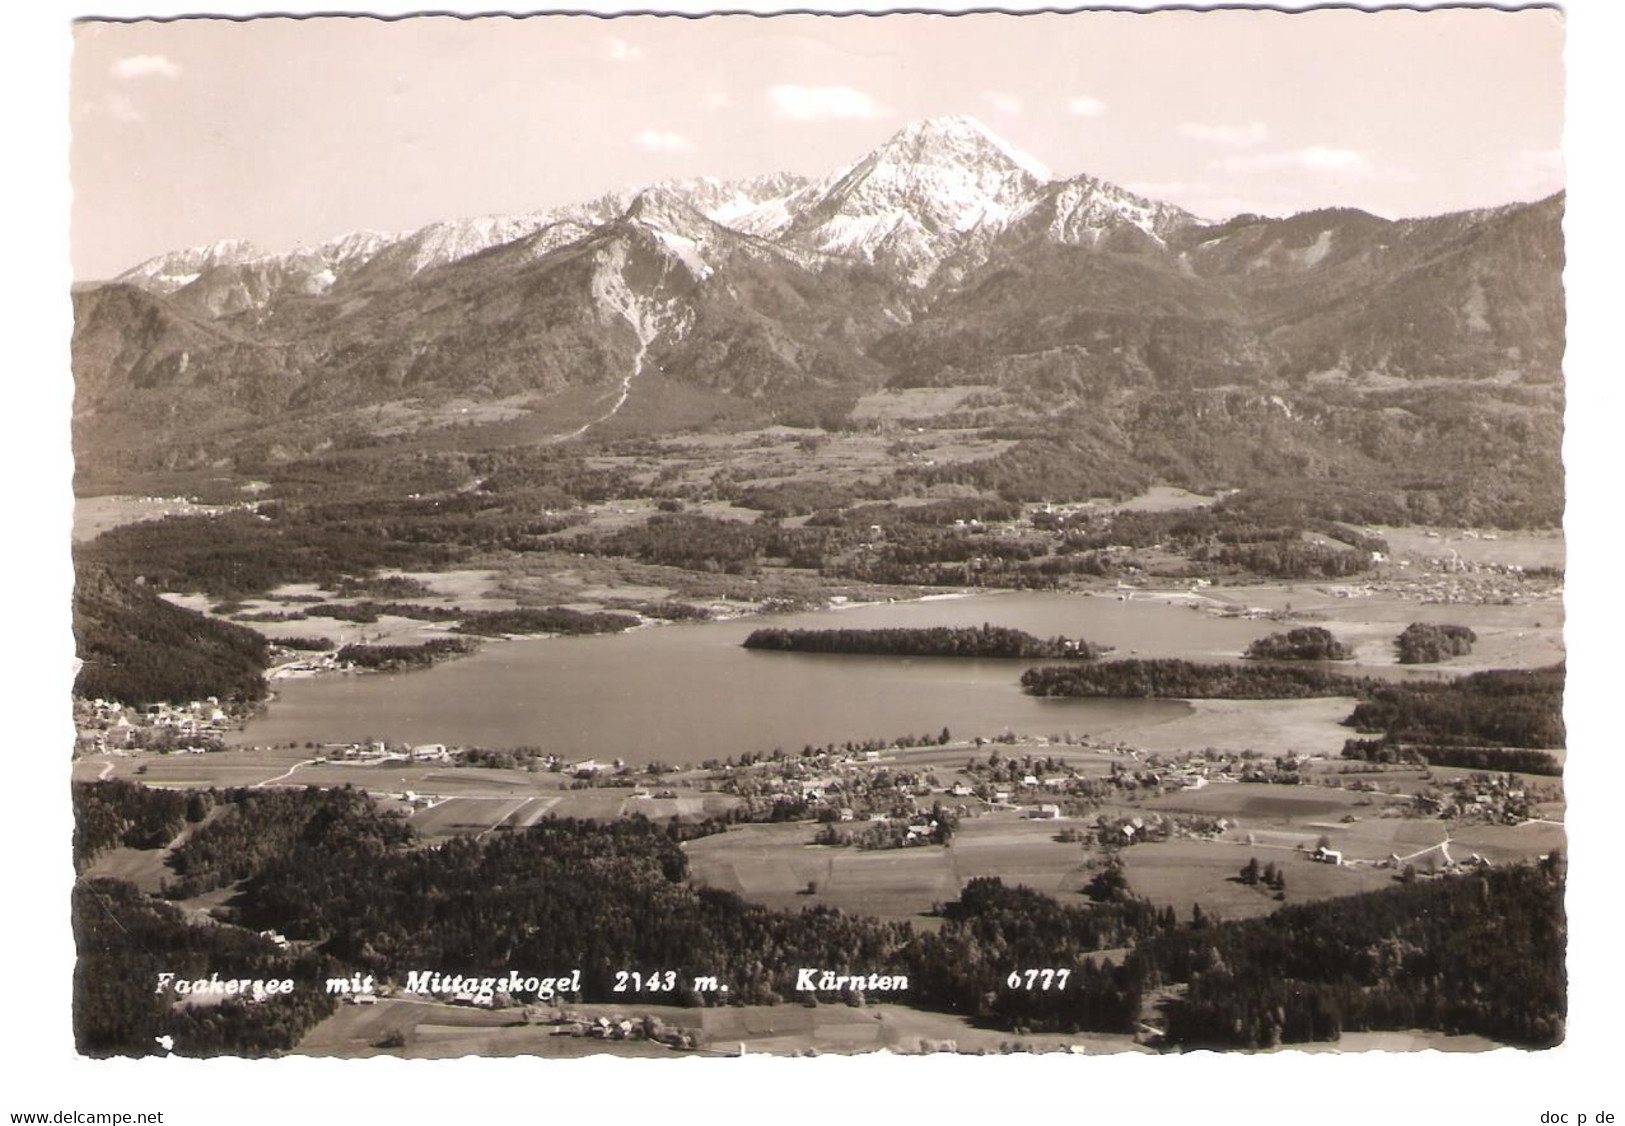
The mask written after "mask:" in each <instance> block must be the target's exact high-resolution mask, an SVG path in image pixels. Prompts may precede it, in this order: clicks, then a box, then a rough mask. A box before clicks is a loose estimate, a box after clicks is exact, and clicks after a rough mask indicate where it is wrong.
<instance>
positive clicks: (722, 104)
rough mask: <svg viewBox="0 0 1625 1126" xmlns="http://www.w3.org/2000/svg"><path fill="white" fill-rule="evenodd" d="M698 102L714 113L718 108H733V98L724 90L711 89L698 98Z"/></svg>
mask: <svg viewBox="0 0 1625 1126" xmlns="http://www.w3.org/2000/svg"><path fill="white" fill-rule="evenodd" d="M700 104H701V105H702V106H704V107H705V108H706V109H708V110H710V111H711V112H712V113H715V112H716V111H717V110H719V109H731V108H733V104H734V100H733V98H732V97H730V96H729V94H728V92H727V91H726V90H712V91H711V92H710V93H709V94H707V95H705V96H704V97H703V98H701V99H700Z"/></svg>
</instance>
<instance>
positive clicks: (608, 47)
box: [604, 36, 649, 63]
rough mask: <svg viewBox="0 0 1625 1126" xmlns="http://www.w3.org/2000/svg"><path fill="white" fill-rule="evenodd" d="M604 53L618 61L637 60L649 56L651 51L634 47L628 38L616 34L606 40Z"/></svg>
mask: <svg viewBox="0 0 1625 1126" xmlns="http://www.w3.org/2000/svg"><path fill="white" fill-rule="evenodd" d="M604 53H605V54H607V55H608V56H609V57H610V58H611V59H613V60H614V61H615V62H618V63H630V62H636V61H637V60H638V59H644V58H648V56H649V52H647V51H645V50H644V49H643V48H642V47H634V46H632V44H630V43H628V42H627V41H626V40H624V39H617V38H615V37H614V36H611V37H610V38H608V39H606V40H605V41H604Z"/></svg>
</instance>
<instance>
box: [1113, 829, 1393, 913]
mask: <svg viewBox="0 0 1625 1126" xmlns="http://www.w3.org/2000/svg"><path fill="white" fill-rule="evenodd" d="M1121 856H1122V858H1123V866H1124V869H1125V871H1126V872H1127V874H1128V881H1129V886H1130V887H1131V888H1132V889H1133V890H1134V893H1135V894H1136V895H1143V896H1145V897H1146V898H1147V899H1149V900H1151V902H1152V903H1155V904H1156V905H1157V906H1158V907H1168V906H1172V907H1173V908H1174V911H1175V912H1176V913H1177V914H1178V915H1179V916H1180V918H1182V919H1188V918H1190V917H1191V913H1192V911H1193V909H1194V907H1195V905H1196V904H1198V903H1199V904H1201V906H1202V911H1203V913H1205V914H1207V915H1208V916H1214V915H1217V916H1219V917H1220V918H1225V919H1243V918H1251V917H1253V916H1256V915H1268V914H1270V913H1271V912H1272V911H1274V910H1275V909H1276V908H1277V907H1279V906H1281V904H1280V902H1278V901H1277V900H1276V899H1275V897H1274V893H1273V892H1271V891H1269V890H1268V889H1266V888H1264V887H1262V886H1259V887H1248V886H1247V885H1246V884H1243V883H1241V882H1240V881H1239V880H1236V879H1234V877H1235V876H1236V874H1237V873H1238V872H1240V870H1241V868H1242V866H1243V865H1245V864H1246V863H1247V861H1248V859H1249V858H1250V857H1253V856H1257V857H1258V860H1259V863H1260V864H1264V863H1267V862H1269V861H1271V860H1273V861H1274V862H1275V863H1276V864H1277V865H1279V866H1280V867H1281V868H1283V869H1284V870H1285V873H1286V893H1287V897H1286V902H1287V903H1302V902H1304V901H1305V900H1312V899H1329V898H1331V897H1333V896H1342V895H1357V894H1359V893H1360V892H1365V891H1374V890H1376V889H1377V888H1381V887H1387V886H1388V885H1389V884H1390V883H1392V882H1393V879H1394V873H1393V872H1390V871H1385V870H1381V869H1375V868H1349V867H1342V868H1339V867H1333V866H1332V865H1330V864H1318V863H1316V862H1315V861H1313V860H1310V859H1309V857H1308V856H1307V855H1305V854H1301V853H1298V852H1296V851H1294V850H1291V849H1282V848H1267V847H1263V846H1247V845H1235V844H1228V843H1223V842H1218V841H1195V840H1181V841H1161V842H1157V843H1153V844H1142V845H1135V846H1134V847H1132V848H1127V849H1124V850H1123V851H1122V853H1121Z"/></svg>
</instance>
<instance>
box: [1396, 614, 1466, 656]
mask: <svg viewBox="0 0 1625 1126" xmlns="http://www.w3.org/2000/svg"><path fill="white" fill-rule="evenodd" d="M1477 640H1478V634H1476V633H1474V632H1473V631H1472V630H1470V629H1468V628H1467V627H1466V626H1450V625H1434V624H1433V623H1431V622H1412V623H1411V624H1410V625H1408V626H1406V627H1405V631H1404V632H1403V633H1401V634H1400V635H1399V637H1398V638H1397V639H1395V641H1394V647H1395V648H1396V649H1397V650H1398V651H1399V663H1400V664H1402V665H1427V664H1433V663H1434V662H1436V661H1447V660H1449V659H1450V658H1451V657H1465V656H1466V655H1467V654H1469V653H1471V652H1472V651H1473V642H1475V641H1477Z"/></svg>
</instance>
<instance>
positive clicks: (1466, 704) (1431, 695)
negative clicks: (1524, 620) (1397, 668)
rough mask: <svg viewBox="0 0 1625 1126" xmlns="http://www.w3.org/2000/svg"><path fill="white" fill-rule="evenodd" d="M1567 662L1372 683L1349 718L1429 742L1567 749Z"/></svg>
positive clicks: (1365, 727)
mask: <svg viewBox="0 0 1625 1126" xmlns="http://www.w3.org/2000/svg"><path fill="white" fill-rule="evenodd" d="M1563 680H1564V666H1562V665H1553V666H1551V667H1549V668H1544V669H1495V670H1491V671H1489V672H1475V673H1471V674H1469V675H1467V676H1463V677H1457V678H1455V679H1453V680H1437V681H1407V682H1404V683H1385V682H1376V681H1371V682H1367V684H1366V686H1365V691H1364V692H1362V693H1361V696H1362V697H1363V699H1362V700H1361V701H1360V703H1359V705H1358V706H1356V707H1355V709H1354V712H1353V714H1351V715H1350V716H1349V718H1348V719H1347V720H1345V721H1344V722H1345V723H1347V724H1348V726H1350V727H1353V728H1356V729H1357V730H1359V731H1362V732H1373V731H1380V732H1383V733H1385V734H1386V736H1387V738H1388V739H1389V740H1390V741H1392V742H1398V743H1414V744H1419V745H1425V746H1428V747H1448V746H1458V747H1484V746H1491V747H1522V748H1527V749H1531V750H1540V749H1543V748H1545V749H1549V748H1557V747H1562V746H1564V741H1565V737H1566V736H1565V731H1564V727H1563Z"/></svg>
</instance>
